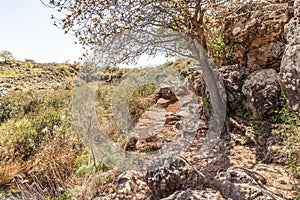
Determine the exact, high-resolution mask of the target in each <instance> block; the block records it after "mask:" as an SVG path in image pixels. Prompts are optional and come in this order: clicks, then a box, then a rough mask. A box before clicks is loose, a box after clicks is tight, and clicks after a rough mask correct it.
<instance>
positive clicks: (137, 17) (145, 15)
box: [41, 0, 229, 49]
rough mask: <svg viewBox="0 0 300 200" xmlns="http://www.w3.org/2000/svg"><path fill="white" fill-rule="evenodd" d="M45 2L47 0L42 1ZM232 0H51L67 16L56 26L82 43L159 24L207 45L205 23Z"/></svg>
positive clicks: (96, 43)
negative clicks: (216, 10) (216, 9)
mask: <svg viewBox="0 0 300 200" xmlns="http://www.w3.org/2000/svg"><path fill="white" fill-rule="evenodd" d="M41 1H42V0H41ZM42 2H43V1H42ZM226 2H229V0H159V1H157V0H48V2H47V3H46V2H43V3H44V4H46V5H48V6H51V7H53V8H56V9H57V10H58V11H59V12H62V13H64V14H65V15H64V16H63V17H62V18H59V17H57V16H52V18H53V19H55V22H54V23H55V25H57V26H59V27H60V28H62V29H63V30H64V31H65V32H66V33H68V32H71V33H74V34H75V36H76V37H77V38H78V39H79V41H80V43H81V44H84V45H99V44H102V43H103V41H105V40H106V39H107V38H109V37H112V36H113V35H115V34H117V33H120V32H122V31H124V30H130V29H134V28H146V27H157V28H160V27H161V28H165V29H169V30H173V31H177V32H181V33H185V34H187V35H188V36H189V37H191V38H193V39H195V40H196V41H197V43H198V44H200V45H201V46H203V47H204V48H205V49H206V48H207V43H206V38H205V34H204V32H205V23H206V22H207V21H208V20H209V19H211V16H213V15H214V10H215V8H216V7H218V6H220V5H222V4H224V3H226Z"/></svg>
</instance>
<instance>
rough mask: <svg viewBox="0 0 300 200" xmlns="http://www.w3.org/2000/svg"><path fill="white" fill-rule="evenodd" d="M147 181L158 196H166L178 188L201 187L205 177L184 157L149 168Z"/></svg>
mask: <svg viewBox="0 0 300 200" xmlns="http://www.w3.org/2000/svg"><path fill="white" fill-rule="evenodd" d="M146 182H147V184H148V186H149V188H150V189H151V190H152V191H153V193H154V194H155V196H156V197H159V198H160V199H161V198H165V197H168V196H169V195H171V194H173V193H174V192H176V191H178V190H186V189H199V188H202V187H203V185H204V184H205V182H206V180H205V177H204V176H203V175H202V174H201V173H200V172H199V171H197V169H195V168H194V167H193V166H192V165H190V164H189V163H188V162H187V161H186V160H184V159H183V158H180V157H179V158H177V159H176V160H175V161H174V162H172V163H170V164H165V165H163V166H161V167H159V168H157V169H154V170H148V172H147V175H146Z"/></svg>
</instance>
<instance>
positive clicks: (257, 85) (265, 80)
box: [242, 69, 281, 116]
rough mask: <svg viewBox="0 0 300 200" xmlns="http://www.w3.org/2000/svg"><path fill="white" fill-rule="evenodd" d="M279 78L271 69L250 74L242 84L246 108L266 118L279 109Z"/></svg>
mask: <svg viewBox="0 0 300 200" xmlns="http://www.w3.org/2000/svg"><path fill="white" fill-rule="evenodd" d="M278 79H279V76H278V74H277V72H276V71H275V70H273V69H264V70H261V71H258V72H256V73H253V74H251V75H250V76H249V77H248V79H247V80H246V81H245V82H244V85H243V88H242V92H243V94H244V95H245V96H246V97H247V100H248V104H247V106H248V107H249V108H250V109H251V110H252V111H253V112H255V113H257V114H259V115H262V116H267V115H269V114H272V113H274V111H275V110H278V109H279V108H280V97H281V90H280V86H279V80H278Z"/></svg>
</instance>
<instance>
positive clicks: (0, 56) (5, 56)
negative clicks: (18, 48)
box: [0, 50, 15, 63]
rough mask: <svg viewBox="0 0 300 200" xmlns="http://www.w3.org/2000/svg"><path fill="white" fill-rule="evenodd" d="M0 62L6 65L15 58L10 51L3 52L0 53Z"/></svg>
mask: <svg viewBox="0 0 300 200" xmlns="http://www.w3.org/2000/svg"><path fill="white" fill-rule="evenodd" d="M0 60H2V61H3V62H4V63H7V62H8V61H12V60H15V58H14V56H13V54H12V53H11V52H10V51H7V50H3V51H1V52H0Z"/></svg>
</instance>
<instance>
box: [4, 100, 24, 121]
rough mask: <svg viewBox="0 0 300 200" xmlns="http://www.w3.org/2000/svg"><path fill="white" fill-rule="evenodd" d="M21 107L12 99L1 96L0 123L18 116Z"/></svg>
mask: <svg viewBox="0 0 300 200" xmlns="http://www.w3.org/2000/svg"><path fill="white" fill-rule="evenodd" d="M19 112H20V105H19V104H18V103H17V102H16V101H15V100H14V99H13V98H11V97H8V96H0V123H2V122H4V121H6V120H9V119H11V118H13V117H15V116H17V115H18V113H19Z"/></svg>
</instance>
